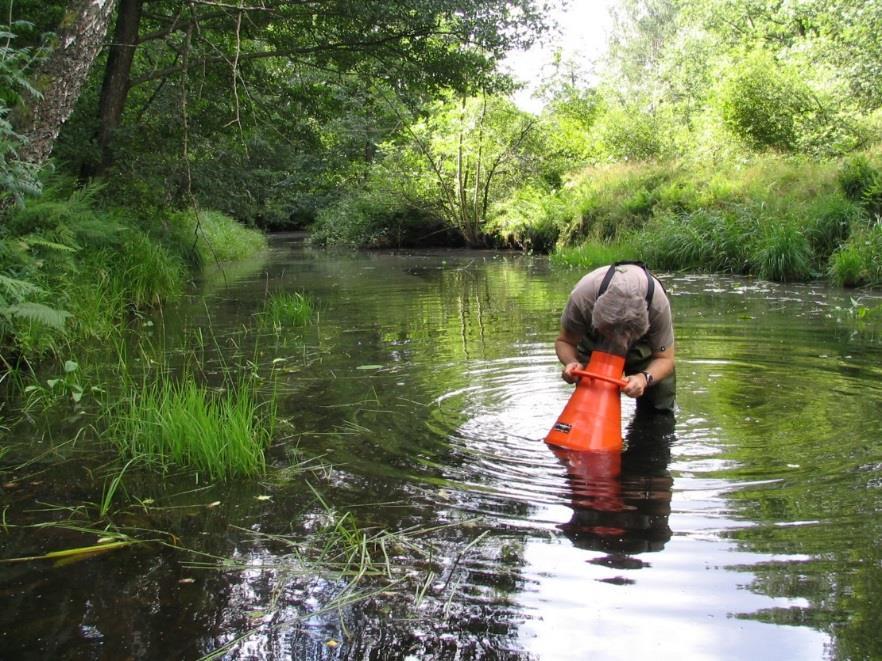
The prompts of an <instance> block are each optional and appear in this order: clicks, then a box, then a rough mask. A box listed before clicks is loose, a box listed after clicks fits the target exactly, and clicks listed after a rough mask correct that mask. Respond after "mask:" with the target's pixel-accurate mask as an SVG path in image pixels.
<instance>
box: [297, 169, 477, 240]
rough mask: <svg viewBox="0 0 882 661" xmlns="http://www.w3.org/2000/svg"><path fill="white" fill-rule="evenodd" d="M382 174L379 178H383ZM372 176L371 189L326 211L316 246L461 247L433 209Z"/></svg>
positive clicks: (312, 236)
mask: <svg viewBox="0 0 882 661" xmlns="http://www.w3.org/2000/svg"><path fill="white" fill-rule="evenodd" d="M379 172H380V171H379V170H378V172H377V174H379ZM379 179H381V177H379V176H372V177H371V182H376V184H375V185H376V188H374V187H373V186H374V184H373V183H372V184H370V185H369V186H368V188H367V189H366V190H364V191H362V192H353V193H351V194H350V195H347V196H344V197H342V198H340V199H339V200H337V201H336V202H335V203H333V204H331V205H330V206H328V207H326V208H324V209H322V210H321V211H320V212H319V214H318V218H317V220H316V223H315V224H314V225H313V227H312V231H311V233H310V240H311V241H312V242H313V243H314V244H316V245H337V246H350V247H356V246H363V247H368V248H390V247H391V248H410V247H420V246H423V245H459V244H460V243H461V241H462V239H461V237H459V236H457V235H456V233H455V231H454V230H453V229H452V228H451V227H449V226H447V225H446V224H445V223H444V222H443V221H442V220H441V219H440V218H439V217H438V215H437V213H435V212H434V211H433V210H431V209H426V208H421V207H420V206H418V205H417V203H416V202H411V201H409V200H408V199H407V198H408V197H409V196H408V195H407V194H406V193H405V192H403V191H401V190H397V191H396V190H388V188H387V183H388V181H386V182H382V181H379Z"/></svg>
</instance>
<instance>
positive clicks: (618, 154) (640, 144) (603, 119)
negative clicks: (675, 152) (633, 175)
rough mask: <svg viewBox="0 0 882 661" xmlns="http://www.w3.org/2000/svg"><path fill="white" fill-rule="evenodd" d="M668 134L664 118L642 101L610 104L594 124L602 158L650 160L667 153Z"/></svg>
mask: <svg viewBox="0 0 882 661" xmlns="http://www.w3.org/2000/svg"><path fill="white" fill-rule="evenodd" d="M667 134H668V131H667V130H666V126H665V124H664V122H663V120H662V118H661V117H660V116H659V115H658V114H657V113H655V112H652V111H649V110H647V109H645V108H644V107H642V106H641V105H639V104H636V103H632V104H628V105H618V104H616V105H613V106H611V107H607V108H606V109H605V110H604V111H603V112H602V113H601V114H600V115H599V117H598V119H597V120H596V122H595V124H594V126H593V127H592V135H593V136H594V138H595V140H596V142H597V145H596V146H595V148H594V150H595V156H596V158H597V159H598V160H602V161H647V160H653V159H656V158H659V157H661V156H663V155H664V154H665V153H666V151H667V149H668V145H667V144H666V142H665V137H666V135H667Z"/></svg>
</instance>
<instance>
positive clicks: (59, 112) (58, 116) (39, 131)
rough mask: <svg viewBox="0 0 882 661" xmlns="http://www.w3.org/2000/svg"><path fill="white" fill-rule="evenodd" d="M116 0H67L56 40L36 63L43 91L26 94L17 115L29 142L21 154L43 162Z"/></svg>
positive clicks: (77, 93) (28, 159) (73, 101)
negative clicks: (34, 95)
mask: <svg viewBox="0 0 882 661" xmlns="http://www.w3.org/2000/svg"><path fill="white" fill-rule="evenodd" d="M115 4H116V0H70V2H69V3H68V6H67V10H66V11H65V15H64V18H63V19H62V22H61V26H60V27H59V30H58V45H57V46H56V47H55V50H53V51H52V54H51V55H50V56H49V58H48V59H47V60H46V62H45V63H44V64H43V66H42V67H40V69H39V71H38V72H37V75H36V77H35V83H36V84H35V87H36V88H37V89H38V90H39V91H40V93H41V94H42V97H40V98H31V99H28V101H27V102H26V105H27V106H28V108H26V109H25V112H24V113H23V114H21V115H19V116H18V118H17V120H18V121H17V124H18V129H19V131H20V132H21V133H22V134H23V135H24V136H25V137H26V138H27V140H28V142H27V143H26V144H25V145H24V146H23V147H22V148H21V149H20V150H19V154H18V156H19V159H20V160H22V161H25V162H28V163H34V164H36V165H41V164H42V163H44V162H45V161H46V160H47V159H48V158H49V155H50V154H51V153H52V147H53V146H54V144H55V139H56V138H57V137H58V133H59V131H61V127H62V125H63V124H64V122H66V121H67V119H68V117H70V114H71V113H72V112H73V109H74V105H75V104H76V102H77V99H78V98H79V96H80V91H81V90H82V87H83V83H84V82H85V81H86V77H87V76H88V75H89V69H90V68H91V67H92V62H93V61H94V60H95V56H96V55H98V51H99V50H101V46H102V43H103V40H104V35H105V34H106V32H107V26H108V24H109V22H110V16H111V14H112V13H113V7H114V5H115Z"/></svg>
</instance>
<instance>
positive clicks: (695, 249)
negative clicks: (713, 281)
mask: <svg viewBox="0 0 882 661" xmlns="http://www.w3.org/2000/svg"><path fill="white" fill-rule="evenodd" d="M753 229H754V221H753V220H752V218H751V215H750V214H749V213H747V212H746V209H740V210H736V211H732V210H730V211H721V210H713V209H703V210H700V211H695V212H692V213H688V214H675V213H670V212H665V213H662V214H660V215H659V216H658V217H657V218H656V219H655V220H653V222H651V223H649V224H648V225H647V226H646V227H645V228H644V229H643V231H641V232H640V233H639V236H638V239H637V241H636V242H635V243H636V245H638V246H639V251H640V254H641V256H642V257H643V259H644V261H646V262H647V263H650V264H653V265H654V266H655V267H656V268H663V269H696V270H703V271H724V272H729V273H742V272H744V271H745V267H746V265H747V264H748V262H749V237H750V235H751V234H752V231H753Z"/></svg>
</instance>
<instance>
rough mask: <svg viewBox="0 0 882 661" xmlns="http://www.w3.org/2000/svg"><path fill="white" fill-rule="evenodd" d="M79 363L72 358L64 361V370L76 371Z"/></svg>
mask: <svg viewBox="0 0 882 661" xmlns="http://www.w3.org/2000/svg"><path fill="white" fill-rule="evenodd" d="M77 368H79V365H78V364H77V363H75V362H74V361H72V360H65V361H64V371H65V372H67V373H68V374H70V373H71V372H76V371H77Z"/></svg>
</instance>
